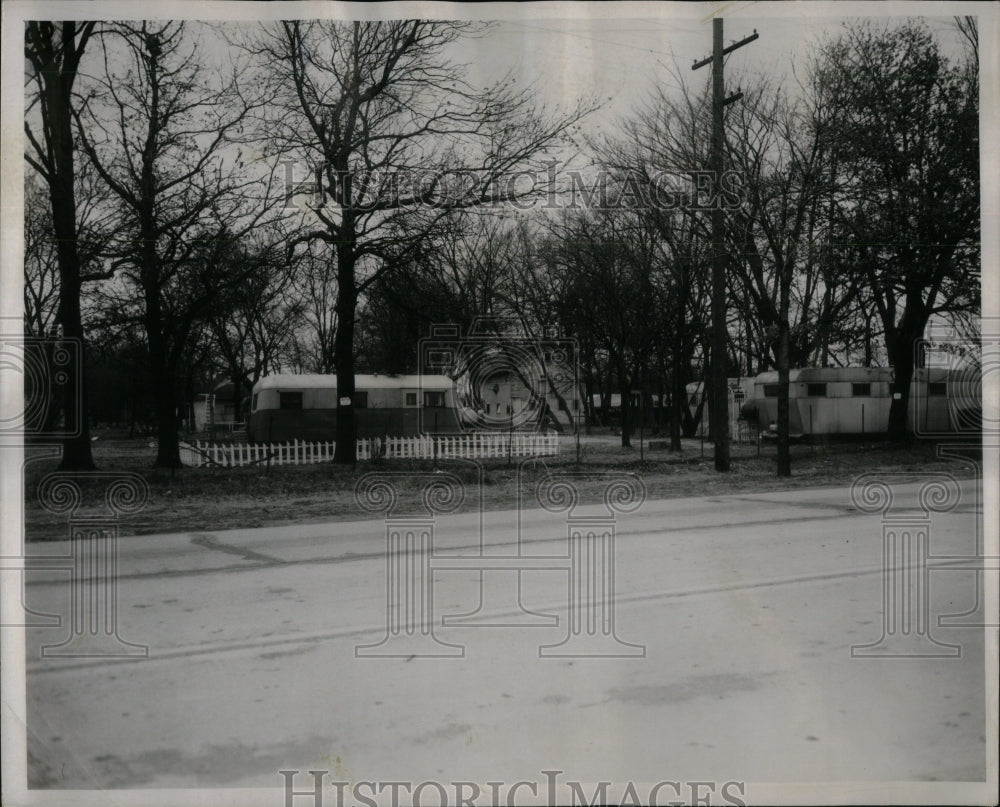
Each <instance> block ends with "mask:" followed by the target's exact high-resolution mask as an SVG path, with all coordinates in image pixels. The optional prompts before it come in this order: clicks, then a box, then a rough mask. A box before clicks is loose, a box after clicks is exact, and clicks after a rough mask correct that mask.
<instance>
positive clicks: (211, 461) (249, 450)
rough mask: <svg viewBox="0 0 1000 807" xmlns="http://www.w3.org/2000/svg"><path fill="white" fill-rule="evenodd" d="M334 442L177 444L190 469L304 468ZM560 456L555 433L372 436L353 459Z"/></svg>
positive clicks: (327, 456) (325, 456)
mask: <svg viewBox="0 0 1000 807" xmlns="http://www.w3.org/2000/svg"><path fill="white" fill-rule="evenodd" d="M335 448H336V443H334V442H333V441H329V442H313V443H310V442H305V441H303V440H293V441H292V442H290V443H269V444H263V443H258V444H254V445H250V444H246V443H205V442H201V441H198V442H195V443H193V444H192V443H181V446H180V451H181V462H182V463H184V464H185V465H190V466H193V467H196V468H197V467H201V466H205V465H217V466H218V465H221V466H224V467H235V466H242V465H264V464H268V463H269V464H271V465H308V464H310V463H314V462H328V461H330V460H332V459H333V454H334V449H335ZM558 453H559V435H557V434H521V433H518V432H514V433H509V432H471V433H469V434H459V435H453V436H447V437H430V436H422V437H374V438H371V439H368V440H358V444H357V457H358V459H359V460H370V459H372V458H373V457H382V458H384V459H422V460H429V459H500V458H504V457H554V456H556V455H557V454H558Z"/></svg>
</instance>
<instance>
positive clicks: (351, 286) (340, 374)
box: [333, 241, 423, 465]
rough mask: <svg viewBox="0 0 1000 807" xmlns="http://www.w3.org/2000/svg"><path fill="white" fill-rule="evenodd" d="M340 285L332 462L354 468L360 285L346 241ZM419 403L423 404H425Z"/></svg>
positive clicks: (340, 262)
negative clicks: (357, 321)
mask: <svg viewBox="0 0 1000 807" xmlns="http://www.w3.org/2000/svg"><path fill="white" fill-rule="evenodd" d="M337 283H338V288H337V332H336V334H335V335H334V340H333V361H334V366H335V367H336V369H337V447H336V449H335V450H334V457H333V461H334V462H336V463H341V464H344V465H353V464H354V463H355V462H356V461H357V445H356V440H357V437H356V434H355V427H354V423H355V421H354V316H355V307H356V302H357V284H356V282H355V277H354V248H353V245H352V244H350V243H345V242H344V241H341V242H340V243H338V244H337ZM345 402H346V403H345ZM418 403H420V404H422V403H423V401H420V402H418Z"/></svg>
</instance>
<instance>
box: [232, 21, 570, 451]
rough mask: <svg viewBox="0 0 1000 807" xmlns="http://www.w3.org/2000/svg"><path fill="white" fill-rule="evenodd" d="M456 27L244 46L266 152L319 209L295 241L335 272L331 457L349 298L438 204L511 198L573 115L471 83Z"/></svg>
mask: <svg viewBox="0 0 1000 807" xmlns="http://www.w3.org/2000/svg"><path fill="white" fill-rule="evenodd" d="M476 30H477V29H476V28H475V27H474V26H471V25H468V24H462V23H452V22H438V21H420V20H403V21H391V22H373V23H367V22H353V23H342V22H329V21H309V22H283V23H280V24H279V25H277V26H274V27H268V28H266V29H265V31H264V32H263V33H262V35H261V36H260V37H258V39H257V40H256V41H255V42H254V43H252V44H248V47H249V48H250V49H251V50H252V51H253V52H254V53H256V54H257V55H258V56H260V57H261V58H262V59H263V60H264V69H265V70H266V71H267V77H268V78H269V79H270V80H271V81H272V82H273V84H274V86H275V91H276V103H275V104H274V106H272V107H271V109H270V113H271V114H269V115H268V117H267V118H266V120H265V121H264V123H265V126H266V132H267V139H268V143H269V146H270V148H272V149H274V150H275V151H276V152H280V153H282V154H283V155H285V158H286V159H295V160H298V161H300V163H301V164H303V165H305V166H307V167H308V172H309V174H310V175H311V176H314V177H315V181H316V186H315V190H316V191H317V192H318V199H317V202H318V204H316V205H314V206H313V207H312V209H311V213H310V219H311V221H310V222H309V223H307V224H305V225H304V227H303V233H302V236H301V238H302V240H303V242H307V241H314V240H318V241H321V242H323V243H325V244H326V245H327V246H328V248H329V250H330V252H331V261H332V263H333V265H334V266H335V267H336V295H337V301H336V333H335V337H334V364H335V366H336V371H337V388H338V398H339V402H338V411H337V449H336V461H337V462H342V463H351V462H354V459H355V442H354V401H353V398H354V371H355V355H354V351H355V345H354V338H355V325H356V314H357V307H358V302H359V299H360V297H361V296H362V295H363V294H364V292H365V291H366V289H367V288H369V287H370V286H371V284H373V283H374V282H376V280H377V279H378V278H379V276H380V275H381V274H383V273H385V272H389V271H392V270H393V269H394V268H395V267H400V266H405V265H406V263H407V261H408V260H409V256H410V255H412V253H413V252H414V250H415V249H417V248H418V247H419V245H420V243H421V242H422V241H423V240H425V239H426V238H427V237H428V235H429V234H431V233H433V232H434V229H435V227H436V226H437V225H438V224H439V222H440V220H441V217H442V216H444V215H445V214H446V213H447V210H448V209H449V208H453V207H458V206H475V205H481V204H486V203H490V202H494V201H497V200H499V199H503V198H508V197H511V196H515V195H516V193H515V190H514V188H513V185H512V183H508V182H507V181H506V180H507V178H508V177H509V176H510V175H511V172H512V171H514V170H516V169H518V168H522V167H527V166H528V165H529V164H530V162H531V160H532V159H533V158H534V157H536V156H537V155H539V154H540V153H541V151H542V150H543V149H544V148H545V147H546V146H547V145H548V144H550V143H553V142H554V141H556V140H557V139H558V138H559V137H560V136H561V135H562V134H563V133H564V132H565V131H566V130H567V128H568V127H569V126H571V125H572V124H573V123H575V122H576V121H577V120H578V119H579V118H580V117H581V116H582V115H583V114H584V111H585V110H584V109H582V108H578V109H576V110H574V111H572V112H569V113H567V114H565V115H561V116H555V117H552V116H547V115H545V114H543V113H542V112H541V111H539V110H536V109H535V108H534V106H533V104H532V101H531V95H530V93H529V92H528V91H524V90H518V89H516V88H515V87H514V86H513V81H512V80H511V79H508V80H506V81H503V82H501V83H499V84H498V85H496V86H494V87H491V88H488V89H485V90H479V89H477V88H474V87H472V86H471V85H470V84H469V83H468V82H467V80H466V79H465V78H464V74H463V70H462V68H461V66H459V65H456V64H453V63H452V62H450V61H449V60H448V58H447V56H446V50H447V47H448V46H449V45H450V44H451V43H453V42H454V41H456V40H457V39H458V38H459V37H461V36H463V35H467V34H473V33H475V32H476Z"/></svg>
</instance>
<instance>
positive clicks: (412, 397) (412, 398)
mask: <svg viewBox="0 0 1000 807" xmlns="http://www.w3.org/2000/svg"><path fill="white" fill-rule="evenodd" d="M406 405H407V406H416V405H417V393H415V392H408V393H406Z"/></svg>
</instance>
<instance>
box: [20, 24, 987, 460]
mask: <svg viewBox="0 0 1000 807" xmlns="http://www.w3.org/2000/svg"><path fill="white" fill-rule="evenodd" d="M956 29H957V30H958V31H959V32H960V33H961V36H962V37H964V41H965V42H966V43H967V45H968V47H966V48H965V49H964V51H963V52H962V53H960V54H957V55H951V56H948V55H946V53H945V50H944V49H943V48H942V46H941V45H940V43H939V42H938V41H937V40H936V39H935V37H934V36H933V35H932V34H931V33H930V31H929V30H928V29H927V28H926V26H924V25H923V24H922V23H921V22H919V21H901V22H894V23H891V24H885V23H878V24H873V23H869V22H864V21H861V22H852V23H849V24H845V25H844V26H843V27H842V29H841V30H839V31H837V32H835V33H832V34H830V35H828V36H827V37H826V39H825V40H824V41H823V42H822V43H821V44H820V46H819V47H818V48H817V49H816V50H815V52H814V55H813V56H812V57H811V58H810V60H809V61H808V63H807V64H805V65H803V66H800V67H799V68H798V70H797V72H796V74H795V75H794V77H793V79H792V80H790V81H787V82H783V83H778V82H775V81H772V80H771V79H769V78H768V77H767V76H763V75H753V74H746V75H742V76H740V77H739V78H738V81H739V83H740V85H741V89H742V96H743V97H742V100H741V101H740V102H738V103H736V104H732V105H730V106H729V107H727V109H726V118H725V130H726V136H725V146H726V170H727V174H726V176H727V182H726V183H725V184H724V185H723V186H722V187H723V189H724V193H719V192H716V191H718V186H715V185H713V184H712V183H711V181H710V180H711V177H707V175H706V168H707V166H708V149H709V143H710V136H709V133H710V128H711V110H710V105H709V103H708V96H707V88H706V87H704V86H702V85H697V84H693V83H691V82H690V81H688V80H687V79H685V78H684V76H683V75H682V73H681V71H680V70H679V69H678V70H676V71H675V73H676V75H675V76H674V79H676V81H677V82H680V84H681V87H680V89H679V90H677V89H671V90H669V91H668V90H667V89H661V88H657V89H654V90H653V91H651V92H650V94H649V95H648V97H647V98H646V100H645V101H644V102H643V103H642V104H640V105H638V106H637V108H635V109H634V110H633V112H632V113H631V115H630V116H629V117H628V118H626V119H624V120H622V121H621V122H620V126H618V127H617V129H616V131H615V133H614V134H613V135H611V136H605V137H601V138H599V137H596V136H590V135H589V134H588V129H587V121H588V115H589V114H590V113H592V112H593V111H594V110H595V108H596V106H597V105H596V104H595V103H593V102H591V101H589V100H587V99H581V100H579V101H575V102H573V103H572V104H571V105H569V106H564V107H563V108H561V109H557V110H552V109H548V108H546V107H545V106H544V104H541V103H540V102H539V101H538V99H537V98H536V97H535V96H534V94H533V93H532V91H531V90H530V89H524V88H520V87H518V86H517V83H516V81H515V80H514V78H513V77H512V76H508V77H507V78H504V79H502V80H500V81H498V82H497V83H496V84H494V85H493V86H490V87H475V86H472V85H471V84H470V83H469V82H468V80H467V78H466V72H465V71H464V69H463V66H462V65H460V64H456V63H454V62H453V61H452V60H451V58H450V53H451V49H450V46H451V45H452V44H453V43H455V42H457V41H458V40H459V39H461V38H464V37H470V36H481V35H483V34H484V33H485V30H484V26H481V25H479V24H471V23H444V22H432V21H394V22H382V23H362V22H353V23H343V22H327V21H299V22H282V23H274V24H267V25H260V26H253V27H250V26H240V27H228V28H227V27H218V26H211V25H207V24H200V23H199V24H195V23H183V22H166V23H161V22H156V23H152V22H136V23H101V22H85V23H79V22H31V23H29V24H28V25H27V27H26V33H25V55H26V59H27V77H26V78H27V83H26V116H25V133H26V150H25V158H26V160H27V162H28V164H29V166H30V167H31V168H32V169H33V170H32V171H31V172H29V173H30V176H29V179H28V182H27V185H26V189H25V329H26V332H28V333H30V334H33V335H46V334H51V333H53V332H56V331H57V332H58V333H59V334H61V335H62V337H64V338H72V339H79V340H81V341H82V342H83V343H84V344H85V345H86V353H87V357H88V360H87V361H86V362H85V363H84V365H83V366H81V367H79V368H74V372H81V373H85V371H86V370H87V368H89V369H90V375H91V376H92V377H91V378H86V377H84V378H83V379H82V381H83V384H82V386H83V388H84V390H85V395H87V396H88V397H87V398H85V400H91V399H96V397H95V395H96V394H95V390H94V385H95V384H98V387H97V391H98V392H99V393H100V394H103V395H105V396H107V395H109V394H111V393H110V389H111V388H114V390H115V392H116V393H118V394H119V395H121V396H122V400H123V401H124V400H126V399H127V401H128V403H129V404H130V405H131V410H132V417H133V418H135V417H136V416H137V414H138V417H140V419H150V420H151V421H152V423H153V425H154V428H155V433H156V437H157V446H158V449H157V458H156V463H157V465H159V466H164V467H176V466H177V465H179V453H178V439H179V435H178V418H177V412H178V407H179V406H182V405H183V403H184V402H185V401H190V400H191V396H192V394H193V390H194V388H196V387H197V386H199V385H200V384H203V383H204V382H205V381H206V380H207V379H208V378H210V377H213V376H215V375H218V374H220V373H223V374H225V375H226V376H227V377H228V378H229V379H231V380H232V381H233V383H234V385H235V387H236V389H237V390H238V392H237V399H239V397H240V396H241V393H240V391H241V392H242V395H246V394H248V393H249V391H250V389H251V387H252V385H253V383H254V382H255V381H256V380H257V379H259V378H260V377H261V376H262V375H265V374H267V373H270V372H275V371H278V370H286V371H312V372H323V373H332V374H335V375H336V376H337V387H338V390H339V395H340V397H341V399H342V403H341V406H340V408H339V410H338V419H337V423H338V426H337V428H338V435H337V437H338V439H337V460H338V461H341V462H352V461H353V460H354V455H353V454H354V441H353V440H352V439H350V437H351V436H352V435H353V432H354V425H353V417H354V414H353V405H352V404H350V403H344V402H343V401H345V400H350V398H351V396H352V395H353V392H354V375H355V374H356V373H359V372H413V371H415V370H416V369H417V365H418V361H417V347H418V344H419V340H420V338H421V337H424V336H426V335H427V334H428V329H429V327H430V325H432V324H435V323H443V322H448V323H456V324H459V325H461V326H463V327H468V326H469V325H470V324H471V323H472V322H473V321H475V320H480V321H481V320H482V318H483V317H493V318H496V319H497V320H498V321H499V320H503V319H505V318H511V317H513V318H516V319H517V320H518V321H520V322H521V323H523V324H524V327H525V328H526V329H527V330H528V331H529V332H530V333H533V334H536V335H538V336H542V335H543V334H546V333H550V332H551V331H552V330H553V329H558V330H559V331H561V333H562V335H563V336H565V337H568V338H572V339H573V340H574V341H575V344H576V345H577V351H578V356H577V359H578V362H579V367H580V371H581V382H582V386H583V388H584V390H585V395H584V404H585V408H586V410H587V412H586V414H587V419H588V420H587V422H588V423H592V422H595V421H597V420H598V419H599V418H600V409H601V408H602V405H603V407H604V408H605V409H606V408H607V404H608V401H609V400H610V395H611V393H612V391H613V392H615V393H618V394H620V395H621V401H622V412H621V418H622V422H621V426H622V428H621V433H622V441H623V444H625V445H628V443H629V439H630V433H631V431H632V429H633V428H634V427H635V425H636V415H637V413H634V412H632V406H631V401H632V393H633V392H638V393H639V395H640V399H641V400H643V401H650V402H651V401H652V400H653V396H656V400H657V401H659V402H661V403H662V404H663V405H662V406H661V407H658V408H654V407H651V406H650V407H648V409H647V408H646V407H644V410H645V411H655V412H656V417H657V419H658V420H657V422H656V423H655V426H656V427H657V428H663V429H666V430H668V431H669V434H670V439H671V445H672V447H674V448H675V449H679V448H680V440H681V437H682V435H683V434H685V433H687V434H690V433H691V432H692V429H693V428H694V422H693V418H692V413H691V411H690V409H689V407H688V405H687V400H686V395H685V393H684V390H685V386H686V385H687V384H688V383H689V382H690V381H694V380H700V379H702V378H707V373H706V368H707V367H708V365H709V363H710V362H712V361H714V360H716V358H715V357H713V356H712V355H711V350H710V345H711V331H710V319H709V317H708V304H709V298H710V295H711V288H710V271H709V267H710V262H711V256H710V251H711V239H710V234H709V220H710V211H711V208H712V206H713V205H722V206H723V208H724V211H725V221H726V234H727V242H726V248H727V255H728V267H727V277H728V286H727V295H728V298H727V299H728V312H729V321H728V329H727V330H728V341H727V344H728V354H727V355H726V356H724V357H720V358H719V360H721V361H723V362H725V364H726V365H727V367H728V375H730V376H743V375H755V374H756V373H758V372H761V371H763V370H767V369H772V368H774V369H777V370H778V371H779V377H780V379H781V387H782V389H781V397H782V400H783V402H784V404H785V407H786V411H787V394H788V393H787V390H788V370H789V368H791V367H796V366H809V365H818V366H825V365H847V364H866V365H871V364H882V363H888V364H891V365H892V366H893V367H894V368H895V371H896V381H897V384H898V389H899V391H900V392H902V393H903V395H902V398H901V399H900V400H894V401H893V404H892V410H891V413H890V431H891V433H892V434H893V435H895V436H897V437H898V436H902V434H903V433H904V432H905V425H906V394H907V391H908V389H909V380H910V378H911V377H912V373H913V369H914V367H915V366H916V363H917V362H918V361H919V356H917V355H916V354H915V349H916V347H917V345H918V343H919V340H920V339H921V337H922V336H923V334H924V331H925V329H926V326H927V324H928V322H929V321H930V320H931V318H933V317H935V316H946V317H952V318H962V317H974V316H975V315H977V313H978V311H979V305H980V301H979V282H978V279H979V184H978V175H979V147H978V50H977V47H976V45H977V33H976V30H975V26H974V23H973V22H972V21H970V20H968V19H965V18H963V19H960V20H956ZM220 43H223V44H224V45H225V47H219V45H220ZM573 148H576V149H582V151H583V152H584V153H585V155H586V156H587V158H588V159H589V161H590V164H591V167H590V168H589V169H588V170H586V171H581V172H577V173H573V172H566V171H562V173H560V172H559V171H556V170H555V169H554V166H561V165H562V163H560V162H559V160H560V158H561V157H563V155H565V154H567V153H568V152H569V150H570V149H573ZM527 175H531V176H537V177H540V176H554V177H555V178H554V182H555V187H553V186H552V185H548V186H546V187H544V188H540V187H539V186H538V184H537V183H532V184H531V185H530V187H525V185H524V184H523V183H522V184H518V183H517V182H514V181H512V179H511V178H512V177H514V178H516V177H518V176H527ZM411 177H416V178H417V181H401V180H400V178H411ZM290 179H292V180H293V181H292V182H291V183H290V181H289V180H290ZM706 180H707V182H706ZM567 184H568V185H570V186H571V187H566V185H567ZM539 194H546V195H547V198H548V199H553V198H556V199H559V200H562V201H563V202H564V203H562V204H557V205H538V204H536V205H531V204H518V202H530V201H531V200H532V199H535V200H536V201H537V198H538V196H539ZM567 199H569V200H571V201H576V202H579V203H578V204H567V203H565V200H567ZM602 199H603V200H604V202H605V203H604V204H602V203H601V200H602ZM608 199H613V200H614V203H613V204H609V203H607V200H608ZM116 372H117V373H118V374H119V375H118V376H117V378H118V379H119V380H118V383H117V384H115V383H109V379H114V378H116V375H115V373H116ZM123 373H124V378H122V374H123ZM102 381H103V383H101V382H102ZM65 388H66V389H67V390H70V391H72V390H74V389H75V385H74V384H69V385H66V387H65ZM86 390H89V392H86ZM67 394H72V392H68V393H67ZM595 398H596V399H597V400H598V401H599V402H600V403H598V404H597V405H596V406H595V405H594V400H595ZM109 405H112V404H109ZM56 410H57V411H58V410H61V412H62V417H64V418H65V419H67V421H69V420H71V419H73V418H75V417H78V416H82V417H83V422H82V423H67V425H69V426H72V427H73V428H72V429H71V431H74V432H76V433H77V434H78V436H77V437H74V438H69V439H67V440H66V443H65V449H64V454H63V465H64V467H66V468H77V469H82V468H89V467H93V460H92V456H91V452H90V437H89V434H88V428H87V411H86V407H84V408H83V410H82V411H81V410H80V408H78V407H75V406H74V401H72V400H65V401H62V405H61V406H60V407H57V408H56ZM779 425H780V424H779ZM779 472H784V473H787V472H788V449H787V429H785V433H784V439H780V440H779Z"/></svg>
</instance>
